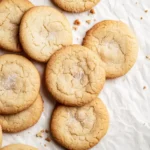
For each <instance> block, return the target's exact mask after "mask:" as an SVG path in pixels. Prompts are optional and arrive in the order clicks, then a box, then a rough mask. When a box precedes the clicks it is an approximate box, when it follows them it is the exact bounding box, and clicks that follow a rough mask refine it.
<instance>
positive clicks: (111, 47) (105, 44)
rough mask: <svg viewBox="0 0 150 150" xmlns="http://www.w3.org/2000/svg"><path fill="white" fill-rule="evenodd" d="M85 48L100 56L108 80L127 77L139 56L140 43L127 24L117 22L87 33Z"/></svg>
mask: <svg viewBox="0 0 150 150" xmlns="http://www.w3.org/2000/svg"><path fill="white" fill-rule="evenodd" d="M120 37H121V38H120ZM83 46H85V47H87V48H89V49H91V50H92V51H94V52H95V53H97V54H98V55H99V56H100V59H101V62H102V64H103V68H105V70H106V77H107V78H117V77H120V76H123V75H125V74H126V73H127V72H128V71H129V70H130V69H131V68H132V66H133V65H134V64H135V62H136V59H137V55H138V42H137V38H136V36H135V35H134V33H133V31H132V30H131V29H130V28H129V27H128V26H127V25H126V24H125V23H123V22H121V21H115V20H105V21H102V22H99V23H97V24H96V25H94V26H93V27H92V28H91V29H90V30H89V31H88V32H87V33H86V36H85V38H84V40H83Z"/></svg>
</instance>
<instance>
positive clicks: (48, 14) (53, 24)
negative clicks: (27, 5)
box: [19, 6, 72, 62]
mask: <svg viewBox="0 0 150 150" xmlns="http://www.w3.org/2000/svg"><path fill="white" fill-rule="evenodd" d="M37 16H40V17H37ZM64 36H65V38H64ZM19 37H20V41H21V44H22V47H23V49H24V51H25V53H27V55H28V56H30V57H31V58H32V59H34V60H36V61H39V62H47V61H48V60H49V58H50V57H51V55H52V54H53V53H54V52H56V51H57V50H59V49H60V48H62V47H63V46H67V45H71V44H72V30H71V26H70V24H69V21H68V20H67V18H66V17H65V16H64V15H63V14H62V13H61V12H59V11H58V10H56V9H54V8H52V7H48V6H37V7H33V8H31V9H30V10H29V11H27V12H26V13H25V15H24V16H23V18H22V21H21V24H20V35H19Z"/></svg>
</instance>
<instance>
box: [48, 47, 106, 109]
mask: <svg viewBox="0 0 150 150" xmlns="http://www.w3.org/2000/svg"><path fill="white" fill-rule="evenodd" d="M104 83H105V71H104V69H103V68H102V67H101V63H100V59H99V57H98V55H96V54H95V53H94V52H92V51H91V50H89V49H88V48H86V47H83V46H79V45H72V46H68V47H63V48H62V49H60V50H59V51H57V52H56V53H54V54H53V55H52V57H51V58H50V60H49V62H48V64H47V68H46V84H47V87H48V90H49V92H50V93H51V94H52V95H53V97H54V98H55V99H56V100H57V101H58V102H60V103H62V104H65V105H69V106H83V105H85V104H87V103H88V102H90V101H92V100H93V99H95V97H97V95H98V94H99V92H100V91H101V89H102V88H103V85H104Z"/></svg>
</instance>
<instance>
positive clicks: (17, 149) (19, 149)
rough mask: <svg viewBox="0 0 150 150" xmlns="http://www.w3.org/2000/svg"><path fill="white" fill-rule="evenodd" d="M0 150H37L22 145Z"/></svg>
mask: <svg viewBox="0 0 150 150" xmlns="http://www.w3.org/2000/svg"><path fill="white" fill-rule="evenodd" d="M1 150H38V149H37V148H34V147H32V146H29V145H24V144H12V145H8V146H5V147H3V148H1Z"/></svg>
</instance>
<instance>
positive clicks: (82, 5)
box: [52, 0, 100, 13]
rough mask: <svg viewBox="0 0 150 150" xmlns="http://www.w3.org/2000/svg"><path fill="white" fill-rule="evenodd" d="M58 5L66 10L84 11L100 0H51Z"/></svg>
mask: <svg viewBox="0 0 150 150" xmlns="http://www.w3.org/2000/svg"><path fill="white" fill-rule="evenodd" d="M52 1H53V2H54V3H55V4H56V5H57V6H58V7H60V8H61V9H63V10H65V11H68V12H75V13H79V12H84V11H87V10H90V9H91V8H92V7H94V6H95V5H96V4H97V3H98V2H100V0H92V1H91V0H79V1H77V0H71V1H70V0H52Z"/></svg>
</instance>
